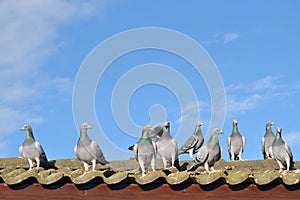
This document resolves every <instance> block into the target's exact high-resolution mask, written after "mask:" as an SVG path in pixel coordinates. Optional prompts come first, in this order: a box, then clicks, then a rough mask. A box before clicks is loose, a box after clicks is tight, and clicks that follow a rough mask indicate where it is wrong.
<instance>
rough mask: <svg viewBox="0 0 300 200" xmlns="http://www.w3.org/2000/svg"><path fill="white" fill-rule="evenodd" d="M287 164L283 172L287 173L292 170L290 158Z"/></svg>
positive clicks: (286, 160)
mask: <svg viewBox="0 0 300 200" xmlns="http://www.w3.org/2000/svg"><path fill="white" fill-rule="evenodd" d="M285 162H286V170H284V171H283V172H285V173H287V172H288V171H289V170H290V166H291V162H290V159H288V158H286V159H285Z"/></svg>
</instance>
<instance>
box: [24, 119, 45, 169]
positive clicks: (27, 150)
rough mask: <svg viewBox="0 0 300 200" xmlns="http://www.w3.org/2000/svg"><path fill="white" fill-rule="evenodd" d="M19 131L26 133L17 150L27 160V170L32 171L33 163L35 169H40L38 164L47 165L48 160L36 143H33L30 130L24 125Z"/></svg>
mask: <svg viewBox="0 0 300 200" xmlns="http://www.w3.org/2000/svg"><path fill="white" fill-rule="evenodd" d="M21 131H25V132H26V138H25V140H24V142H23V144H22V145H21V146H20V148H19V152H20V154H21V156H22V157H23V158H25V159H27V160H28V162H29V170H31V169H32V167H33V164H34V161H35V163H36V169H38V168H39V167H40V163H47V162H48V159H47V157H46V154H45V151H44V150H43V148H42V146H41V145H40V143H39V142H38V141H35V139H34V136H33V133H32V128H31V127H30V126H29V125H27V124H25V125H24V126H23V127H22V128H21Z"/></svg>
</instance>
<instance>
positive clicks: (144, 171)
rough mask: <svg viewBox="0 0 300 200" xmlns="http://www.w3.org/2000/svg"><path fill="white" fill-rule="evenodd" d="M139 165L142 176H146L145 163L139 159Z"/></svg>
mask: <svg viewBox="0 0 300 200" xmlns="http://www.w3.org/2000/svg"><path fill="white" fill-rule="evenodd" d="M139 164H140V167H141V170H142V176H145V175H146V170H145V163H144V162H143V161H142V160H141V159H139Z"/></svg>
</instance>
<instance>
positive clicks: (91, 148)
mask: <svg viewBox="0 0 300 200" xmlns="http://www.w3.org/2000/svg"><path fill="white" fill-rule="evenodd" d="M91 128H92V127H91V126H90V125H89V124H88V123H86V122H85V123H82V124H81V125H80V137H79V139H78V142H77V144H76V145H75V147H74V152H75V154H76V156H77V158H78V159H79V160H80V161H82V163H83V165H84V169H85V172H88V170H89V165H90V164H92V170H93V171H95V170H96V163H100V164H102V165H106V164H109V162H108V161H107V160H106V159H105V157H104V155H103V153H102V151H101V149H100V147H99V145H98V144H97V143H96V142H95V141H93V140H91V139H90V138H89V136H88V135H87V129H91Z"/></svg>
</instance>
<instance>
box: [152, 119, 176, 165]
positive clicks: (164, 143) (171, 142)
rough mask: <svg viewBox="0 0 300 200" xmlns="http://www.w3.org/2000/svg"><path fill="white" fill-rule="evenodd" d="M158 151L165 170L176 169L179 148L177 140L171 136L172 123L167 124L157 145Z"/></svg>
mask: <svg viewBox="0 0 300 200" xmlns="http://www.w3.org/2000/svg"><path fill="white" fill-rule="evenodd" d="M156 146H157V151H158V153H159V155H160V157H161V158H162V161H163V165H164V168H167V167H168V166H170V165H171V167H175V164H176V163H175V162H178V147H177V143H176V140H175V139H174V138H172V136H171V134H170V123H169V122H165V124H164V129H163V134H162V136H161V137H160V138H159V140H158V141H157V143H156Z"/></svg>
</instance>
